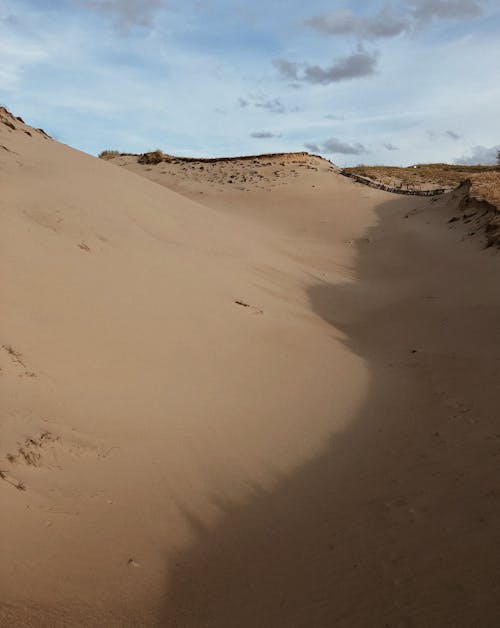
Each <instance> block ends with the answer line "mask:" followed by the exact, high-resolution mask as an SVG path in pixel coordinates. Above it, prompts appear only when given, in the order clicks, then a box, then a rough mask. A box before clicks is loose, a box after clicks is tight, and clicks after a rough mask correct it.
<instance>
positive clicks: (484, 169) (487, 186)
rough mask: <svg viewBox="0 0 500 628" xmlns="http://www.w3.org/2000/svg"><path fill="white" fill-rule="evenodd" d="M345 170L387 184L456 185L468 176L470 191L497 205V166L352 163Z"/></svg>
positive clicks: (499, 187) (414, 187)
mask: <svg viewBox="0 0 500 628" xmlns="http://www.w3.org/2000/svg"><path fill="white" fill-rule="evenodd" d="M345 171H346V172H351V173H353V174H358V175H360V176H364V177H368V178H370V179H373V180H374V181H380V182H381V183H384V184H385V185H390V186H391V187H396V188H397V187H401V188H403V189H410V190H431V189H435V188H448V187H456V186H457V185H459V184H460V183H462V181H465V180H466V179H470V180H471V183H472V189H471V194H472V196H473V197H475V198H484V199H485V200H487V201H488V202H490V203H492V204H494V205H496V206H497V207H500V166H460V165H454V164H421V165H418V166H416V167H413V166H411V167H409V168H398V167H395V166H356V167H355V168H345Z"/></svg>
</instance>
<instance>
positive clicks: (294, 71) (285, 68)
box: [273, 59, 299, 81]
mask: <svg viewBox="0 0 500 628" xmlns="http://www.w3.org/2000/svg"><path fill="white" fill-rule="evenodd" d="M273 65H274V67H275V68H276V69H277V70H278V72H279V73H280V74H281V76H282V77H283V78H287V79H289V80H293V81H296V80H297V79H298V71H299V64H298V63H293V62H292V61H287V60H286V59H274V60H273Z"/></svg>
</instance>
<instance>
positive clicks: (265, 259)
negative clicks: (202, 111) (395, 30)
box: [0, 110, 500, 628]
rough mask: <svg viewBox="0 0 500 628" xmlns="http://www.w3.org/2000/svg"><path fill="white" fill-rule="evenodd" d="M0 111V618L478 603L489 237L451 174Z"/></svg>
mask: <svg viewBox="0 0 500 628" xmlns="http://www.w3.org/2000/svg"><path fill="white" fill-rule="evenodd" d="M0 122H1V124H0V146H1V148H0V185H1V190H2V193H1V195H0V209H1V220H2V224H1V231H0V233H1V238H2V240H1V247H0V250H1V256H2V259H1V268H2V291H1V293H0V299H1V307H2V325H1V329H0V334H1V342H0V344H1V350H0V355H1V362H0V367H1V371H0V385H1V387H2V389H1V399H2V409H1V411H2V421H1V422H0V460H1V462H0V493H1V499H2V506H3V509H2V512H3V513H7V514H6V515H5V516H3V517H2V519H1V521H0V550H1V555H2V566H1V568H0V569H1V578H0V581H1V583H2V601H1V605H0V625H13V626H51V627H53V626H61V627H62V626H65V627H66V626H86V627H87V626H96V627H97V626H117V627H118V626H182V627H186V626H193V627H199V626H217V627H220V626H224V627H228V628H229V627H234V626H249V627H254V626H338V627H344V626H345V627H350V626H357V627H358V626H359V627H363V626H366V627H373V626H374V625H375V626H379V625H380V626H385V625H387V626H443V627H446V626H450V627H451V626H453V627H456V626H464V627H465V626H472V625H478V624H479V625H481V626H490V625H491V626H493V625H495V621H496V618H498V613H499V612H500V606H499V600H500V595H499V594H500V591H499V584H498V577H497V576H498V563H497V558H496V554H495V552H494V551H493V550H494V548H495V547H496V546H497V544H498V530H499V525H498V524H499V518H500V502H499V491H498V486H497V481H496V478H497V475H498V473H497V471H498V453H499V441H498V425H497V418H496V416H497V413H496V408H497V407H498V386H497V384H498V377H499V375H500V360H499V355H498V347H499V346H500V324H499V322H498V321H500V316H499V314H500V295H499V293H498V289H497V285H498V272H499V259H498V255H497V252H496V251H495V250H493V249H489V250H486V251H485V250H483V248H482V246H481V244H480V243H481V242H482V241H481V238H482V237H483V236H478V238H477V239H476V238H467V233H468V231H469V225H468V224H467V222H466V220H467V219H466V220H463V219H462V217H461V216H462V215H463V213H464V210H461V209H460V204H461V203H463V201H464V198H465V196H466V191H464V190H461V191H460V190H459V191H457V192H455V193H454V194H452V195H447V196H445V197H438V198H437V200H433V201H431V200H429V199H420V198H413V197H409V198H406V197H396V196H394V195H391V194H388V193H386V192H381V191H379V190H373V189H370V188H367V187H364V186H360V185H359V184H356V183H354V182H352V181H351V180H349V179H347V178H345V177H342V176H341V175H339V174H338V173H337V172H336V170H335V168H334V167H333V166H332V165H331V164H329V163H328V162H325V161H323V160H320V159H318V158H315V157H311V156H307V155H297V156H291V157H283V156H273V157H263V158H255V159H256V160H257V162H258V163H254V161H255V159H253V160H252V159H250V160H243V161H241V162H237V161H234V160H228V161H224V162H210V163H201V162H200V161H199V160H198V161H196V160H195V161H190V162H185V161H180V162H179V163H173V162H172V161H170V162H167V161H165V162H164V161H161V162H159V163H158V164H156V165H155V164H153V165H151V164H150V165H148V164H139V163H138V162H137V158H134V157H132V156H118V157H115V158H112V159H111V160H110V161H108V162H106V161H105V160H99V159H96V158H93V157H90V156H88V155H85V154H83V153H80V152H78V151H75V150H73V149H71V148H69V147H67V146H64V145H61V144H59V143H58V142H56V141H54V140H52V139H50V138H48V137H47V136H46V135H45V134H43V133H42V132H41V131H39V132H37V131H36V130H34V129H32V128H31V127H29V126H27V125H26V124H24V123H23V122H22V121H21V120H19V119H17V118H15V117H14V116H12V115H10V114H9V113H8V112H7V111H5V110H2V112H1V116H0ZM243 162H244V163H243ZM117 166H118V167H117ZM120 166H122V167H120ZM201 166H203V169H201ZM148 168H151V170H148ZM130 170H133V172H131V171H130ZM163 170H164V172H163ZM139 174H140V175H146V176H138V175H139ZM259 175H260V176H259ZM148 179H153V180H152V181H151V180H148ZM243 179H246V180H243ZM230 181H233V183H230ZM158 183H161V185H158ZM238 188H242V189H238ZM179 192H182V193H179ZM455 215H460V220H457V221H453V222H451V223H449V222H448V221H449V220H450V219H451V218H453V217H454V216H455ZM457 235H459V236H460V237H457ZM462 238H464V239H465V241H462Z"/></svg>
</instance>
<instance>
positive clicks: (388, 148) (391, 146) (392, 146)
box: [384, 142, 399, 150]
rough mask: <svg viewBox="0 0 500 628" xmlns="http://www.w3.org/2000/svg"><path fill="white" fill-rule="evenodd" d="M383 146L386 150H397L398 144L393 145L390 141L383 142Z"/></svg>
mask: <svg viewBox="0 0 500 628" xmlns="http://www.w3.org/2000/svg"><path fill="white" fill-rule="evenodd" d="M384 148H385V149H386V150H399V146H394V144H391V143H390V142H387V143H386V144H384Z"/></svg>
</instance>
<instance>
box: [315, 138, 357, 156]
mask: <svg viewBox="0 0 500 628" xmlns="http://www.w3.org/2000/svg"><path fill="white" fill-rule="evenodd" d="M304 146H305V147H306V148H307V149H309V150H310V151H311V152H313V153H336V154H339V155H361V154H362V153H366V152H367V150H366V148H365V147H364V146H363V144H359V143H356V144H347V143H346V142H342V141H340V140H338V139H337V138H335V137H331V138H329V139H327V140H325V141H324V142H323V143H322V144H314V143H307V144H304Z"/></svg>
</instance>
